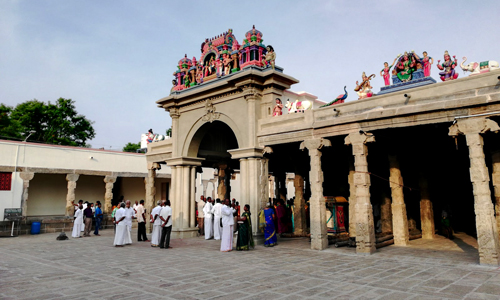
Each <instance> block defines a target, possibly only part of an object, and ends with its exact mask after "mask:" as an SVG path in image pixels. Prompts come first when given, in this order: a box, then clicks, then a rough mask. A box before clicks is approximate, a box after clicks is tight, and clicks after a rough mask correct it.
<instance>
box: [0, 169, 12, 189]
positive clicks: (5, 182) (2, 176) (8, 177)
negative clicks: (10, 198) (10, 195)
mask: <svg viewBox="0 0 500 300" xmlns="http://www.w3.org/2000/svg"><path fill="white" fill-rule="evenodd" d="M11 183H12V173H6V172H0V191H10V189H11Z"/></svg>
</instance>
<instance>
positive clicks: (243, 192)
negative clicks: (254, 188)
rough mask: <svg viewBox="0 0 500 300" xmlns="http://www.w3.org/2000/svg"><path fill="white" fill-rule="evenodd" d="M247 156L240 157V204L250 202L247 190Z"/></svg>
mask: <svg viewBox="0 0 500 300" xmlns="http://www.w3.org/2000/svg"><path fill="white" fill-rule="evenodd" d="M248 180H249V178H248V158H240V205H241V206H242V207H243V205H245V204H250V191H249V190H248Z"/></svg>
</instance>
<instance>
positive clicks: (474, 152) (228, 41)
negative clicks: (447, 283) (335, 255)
mask: <svg viewBox="0 0 500 300" xmlns="http://www.w3.org/2000/svg"><path fill="white" fill-rule="evenodd" d="M262 36H263V34H262V33H261V32H259V31H258V30H256V29H255V28H252V29H251V30H250V31H248V32H247V33H246V34H245V39H244V40H243V41H242V43H241V45H240V44H239V43H238V42H237V40H236V38H235V36H234V35H233V33H232V31H231V30H229V31H228V32H226V33H224V34H222V35H221V36H218V37H216V38H212V39H207V40H206V41H205V42H204V43H203V44H202V48H201V50H202V54H201V56H200V58H199V59H198V60H196V59H195V58H193V59H191V60H190V59H187V56H186V57H185V58H184V59H182V60H181V61H180V62H179V67H178V70H177V71H176V73H174V76H175V78H176V80H175V83H174V84H175V85H174V87H173V89H172V91H171V93H170V94H169V95H166V96H165V97H164V98H162V99H159V100H158V101H157V102H156V103H157V105H158V107H159V108H161V109H164V110H166V111H167V112H168V113H169V114H170V117H171V118H172V138H171V139H167V140H164V141H160V142H156V143H150V144H148V152H147V155H146V157H147V162H148V181H149V182H154V180H155V176H156V175H155V174H156V170H158V169H160V166H161V165H165V164H166V165H167V166H169V167H170V168H171V174H172V175H171V176H172V178H171V188H170V189H169V195H168V197H169V199H170V200H171V201H172V208H173V234H174V236H176V237H190V236H196V232H197V228H196V220H195V206H196V202H195V201H196V200H195V195H196V190H197V183H196V182H197V178H198V177H199V176H200V175H199V174H200V173H199V171H200V167H205V168H212V169H213V170H214V173H215V174H217V175H218V187H217V197H219V198H230V197H231V184H232V181H231V177H232V176H233V175H234V174H237V175H238V176H239V182H238V184H239V190H240V199H238V200H239V201H240V203H241V205H244V204H249V205H250V207H251V210H252V212H253V214H252V224H253V226H254V227H253V233H254V235H255V237H256V238H257V239H258V238H259V237H260V235H261V233H260V232H259V230H258V227H257V224H258V222H257V215H258V214H257V212H258V211H259V210H260V209H261V208H262V207H263V206H264V204H265V203H266V202H268V201H269V198H270V197H276V198H281V199H286V198H287V188H288V187H289V186H290V185H289V183H290V184H291V182H293V190H294V197H295V202H294V203H295V205H294V210H293V216H294V234H295V236H301V235H302V236H304V235H308V234H310V238H311V249H316V250H322V249H325V248H327V247H328V246H329V235H331V234H337V235H339V234H347V235H348V237H349V239H351V240H352V241H353V242H354V245H355V247H356V250H355V252H356V253H358V254H371V253H374V252H375V251H377V250H376V249H377V248H378V247H379V245H380V241H381V240H380V237H381V234H386V235H391V236H392V240H393V242H394V244H395V245H398V246H406V245H409V243H410V239H412V238H414V237H415V236H416V237H417V238H422V239H428V240H429V242H431V243H432V240H433V239H435V238H436V232H439V231H438V230H440V228H441V224H442V220H443V218H446V217H448V218H449V217H450V216H452V217H451V220H452V222H453V228H454V230H455V231H460V232H464V233H466V234H468V235H470V236H473V237H477V246H478V262H480V263H481V264H488V265H499V264H500V257H499V255H500V244H499V226H500V217H499V215H500V214H499V213H498V209H499V207H500V144H499V143H498V137H497V136H496V134H495V133H496V132H498V131H500V127H499V126H498V122H500V91H499V89H498V87H499V84H500V83H499V78H500V77H499V75H500V72H498V71H492V72H488V73H484V74H478V75H474V76H471V77H465V78H460V79H455V78H453V79H455V80H445V81H444V82H439V83H434V82H428V84H426V85H419V86H418V85H413V86H411V84H412V83H415V82H419V80H422V77H421V76H420V75H419V74H420V73H419V72H420V71H419V67H418V64H412V63H411V62H407V63H403V65H404V64H406V65H405V66H403V67H408V68H414V70H412V74H413V76H412V78H409V76H406V75H408V74H407V73H406V72H405V74H400V76H397V72H398V68H396V77H397V78H398V80H400V81H401V82H400V83H398V82H397V80H396V78H394V76H393V77H392V79H393V80H394V81H395V82H393V84H392V85H393V86H398V87H399V85H400V84H402V85H406V87H405V89H396V88H394V89H392V91H391V93H387V94H382V95H381V94H380V93H379V94H378V95H373V96H372V97H369V98H364V99H361V100H356V101H348V102H345V103H342V102H339V103H337V104H335V106H334V107H331V106H326V107H321V108H320V107H315V108H313V109H309V110H304V111H303V112H301V113H295V114H283V115H280V114H274V116H273V113H272V112H273V109H274V107H275V105H277V104H276V103H277V102H276V101H275V100H276V98H283V96H284V94H286V93H288V92H287V91H288V90H289V89H290V88H291V87H292V86H293V85H294V84H296V83H298V82H299V81H298V80H297V79H295V78H294V77H292V76H289V75H287V74H285V73H284V72H283V69H282V68H279V67H278V66H276V65H275V62H274V60H275V59H276V54H274V49H272V48H270V47H266V46H265V45H264V44H263V40H262ZM270 49H272V52H273V53H272V54H273V55H267V54H268V52H270ZM410 55H411V54H408V57H407V58H405V59H408V61H410V57H409V56H410ZM448 58H449V56H448ZM230 59H232V61H230ZM403 62H404V61H403ZM415 62H416V63H418V62H417V61H415ZM231 63H232V64H231ZM450 65H451V63H450V64H449V65H448V66H450ZM360 73H361V72H360ZM401 75H403V77H401ZM401 78H403V79H401ZM424 79H426V76H424ZM430 79H432V78H430ZM408 85H410V86H408ZM339 86H340V85H339ZM345 95H346V96H347V92H346V94H345ZM339 99H342V97H339ZM292 100H293V99H292ZM342 100H343V99H342ZM152 186H153V185H151V188H152ZM147 195H149V196H148V198H147V205H146V206H147V207H151V206H152V203H153V202H154V200H155V199H154V197H155V196H154V195H155V194H154V193H152V192H149V193H147ZM342 199H343V200H342ZM337 211H342V212H345V215H344V218H345V219H343V220H342V221H343V222H341V223H339V222H338V220H337V218H338V217H339V216H340V215H341V214H337ZM331 215H334V218H332V217H331ZM332 219H333V220H332ZM327 222H328V223H327ZM331 222H335V223H334V224H333V225H328V224H329V223H331ZM329 227H331V228H330V229H329ZM330 231H333V232H331V233H330ZM353 251H354V250H353Z"/></svg>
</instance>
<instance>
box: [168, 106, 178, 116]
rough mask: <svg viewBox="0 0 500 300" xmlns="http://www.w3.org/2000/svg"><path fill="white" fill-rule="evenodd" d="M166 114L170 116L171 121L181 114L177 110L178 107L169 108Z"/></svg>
mask: <svg viewBox="0 0 500 300" xmlns="http://www.w3.org/2000/svg"><path fill="white" fill-rule="evenodd" d="M168 112H169V114H170V117H171V118H172V119H174V118H178V117H179V116H180V115H181V114H180V113H179V108H178V107H171V108H169V109H168Z"/></svg>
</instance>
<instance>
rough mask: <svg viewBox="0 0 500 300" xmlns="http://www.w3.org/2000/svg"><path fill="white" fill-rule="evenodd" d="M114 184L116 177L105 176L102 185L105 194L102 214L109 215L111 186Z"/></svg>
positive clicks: (111, 194) (111, 197)
mask: <svg viewBox="0 0 500 300" xmlns="http://www.w3.org/2000/svg"><path fill="white" fill-rule="evenodd" d="M115 182H116V176H111V175H107V176H105V177H104V183H105V184H106V185H105V188H106V192H105V193H104V213H105V214H110V213H111V212H112V210H111V207H112V205H111V200H113V186H114V185H115Z"/></svg>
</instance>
